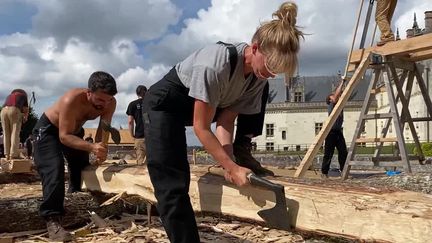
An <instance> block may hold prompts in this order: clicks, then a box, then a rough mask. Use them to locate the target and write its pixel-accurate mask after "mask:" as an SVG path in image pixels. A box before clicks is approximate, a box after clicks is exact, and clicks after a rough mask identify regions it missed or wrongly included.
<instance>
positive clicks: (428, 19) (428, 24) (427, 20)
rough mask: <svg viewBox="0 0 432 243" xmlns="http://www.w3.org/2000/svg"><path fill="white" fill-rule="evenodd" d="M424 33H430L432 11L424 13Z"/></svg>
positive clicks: (431, 30)
mask: <svg viewBox="0 0 432 243" xmlns="http://www.w3.org/2000/svg"><path fill="white" fill-rule="evenodd" d="M424 33H425V34H427V33H432V11H426V12H425V29H424Z"/></svg>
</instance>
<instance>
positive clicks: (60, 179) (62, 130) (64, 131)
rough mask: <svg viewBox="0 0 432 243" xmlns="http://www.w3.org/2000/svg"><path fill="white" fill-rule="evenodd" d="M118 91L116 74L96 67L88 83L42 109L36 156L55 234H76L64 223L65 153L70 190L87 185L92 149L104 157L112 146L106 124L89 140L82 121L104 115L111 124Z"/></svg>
mask: <svg viewBox="0 0 432 243" xmlns="http://www.w3.org/2000/svg"><path fill="white" fill-rule="evenodd" d="M116 93H117V87H116V82H115V80H114V78H113V77H112V76H111V75H110V74H108V73H105V72H100V71H99V72H94V73H93V74H92V75H91V76H90V78H89V81H88V88H87V89H82V88H81V89H71V90H69V91H68V92H66V93H65V94H64V95H63V96H62V97H61V98H60V99H59V100H58V101H57V102H56V103H55V104H54V105H53V106H51V107H50V108H48V109H47V110H46V111H45V112H44V113H43V114H42V116H41V117H40V119H39V121H38V122H37V124H36V126H35V127H34V129H33V135H34V136H35V143H34V161H35V164H36V167H37V170H38V172H39V174H40V176H41V178H42V190H43V202H42V204H41V206H40V209H39V212H40V215H41V216H42V217H43V218H44V219H45V220H46V222H47V229H48V234H49V238H50V239H51V240H55V241H70V240H72V235H71V234H70V233H69V232H67V231H66V230H65V229H64V228H63V227H62V226H61V218H62V216H63V215H64V206H63V203H64V196H65V186H64V158H66V160H67V161H68V163H67V164H68V171H69V188H68V192H69V193H73V192H77V191H81V170H82V169H83V168H84V167H85V166H87V165H89V153H93V154H95V156H96V158H97V161H98V162H99V163H102V162H103V161H105V159H106V157H107V152H108V150H107V148H106V145H104V144H103V143H101V142H100V141H101V137H102V130H101V127H100V125H99V127H98V129H97V133H96V143H89V142H87V141H84V140H83V137H84V129H83V128H82V126H83V125H84V123H85V122H86V121H88V120H94V119H96V118H98V117H100V120H101V121H102V120H103V121H105V122H108V124H110V123H111V119H112V116H113V113H114V110H115V108H116V100H115V98H114V95H115V94H116ZM99 124H100V123H99Z"/></svg>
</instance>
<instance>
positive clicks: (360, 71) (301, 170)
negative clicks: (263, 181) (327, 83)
mask: <svg viewBox="0 0 432 243" xmlns="http://www.w3.org/2000/svg"><path fill="white" fill-rule="evenodd" d="M369 62H370V60H369V55H368V56H366V57H365V58H364V59H363V61H362V62H361V63H360V66H359V67H358V68H357V70H356V71H355V73H354V75H353V76H352V78H351V80H349V82H348V85H347V86H346V88H345V90H344V91H343V93H342V95H341V97H340V98H339V101H338V102H337V104H336V105H335V107H334V108H333V111H332V113H331V114H330V116H329V118H328V119H327V122H326V123H324V125H323V127H322V129H321V131H320V132H319V133H318V135H317V136H316V137H315V140H314V141H313V142H312V144H311V146H310V147H309V149H308V151H307V153H306V155H305V157H304V158H303V160H302V161H301V163H300V165H299V167H298V169H297V171H296V173H295V174H294V177H302V176H304V174H305V173H306V170H308V168H309V167H310V165H311V164H312V161H313V159H314V157H315V155H316V154H317V153H318V151H319V149H320V147H321V145H322V144H323V142H324V139H325V138H326V136H327V135H328V133H329V132H330V129H331V127H332V126H333V124H334V123H335V121H336V119H337V118H338V116H339V114H340V113H341V112H342V109H343V108H344V106H345V103H346V102H347V101H348V99H349V97H350V96H351V93H352V92H353V91H354V88H355V87H356V86H357V84H358V83H359V82H360V80H361V77H362V76H363V75H364V73H365V72H366V69H367V67H368V66H369Z"/></svg>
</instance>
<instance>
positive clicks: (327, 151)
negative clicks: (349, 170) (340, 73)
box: [321, 81, 348, 178]
mask: <svg viewBox="0 0 432 243" xmlns="http://www.w3.org/2000/svg"><path fill="white" fill-rule="evenodd" d="M343 83H344V82H343V81H341V82H340V84H339V86H338V87H337V88H336V91H335V92H334V93H332V94H330V95H328V96H327V99H326V103H327V105H328V114H329V115H330V113H331V112H332V111H333V108H334V107H335V105H336V103H337V102H338V100H339V97H340V96H341V94H342V86H343ZM342 123H343V111H342V112H341V114H340V115H339V116H338V118H337V119H336V121H335V123H334V124H333V127H332V128H331V130H330V132H329V134H328V135H327V137H326V139H325V144H324V158H323V162H322V166H321V176H322V177H323V178H328V172H329V170H330V164H331V161H332V158H333V153H334V150H335V148H336V149H337V150H338V161H339V170H340V171H342V170H343V168H344V165H345V160H346V158H347V155H348V152H347V147H346V143H345V138H344V136H343V129H342Z"/></svg>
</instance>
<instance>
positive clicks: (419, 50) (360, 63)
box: [294, 33, 432, 177]
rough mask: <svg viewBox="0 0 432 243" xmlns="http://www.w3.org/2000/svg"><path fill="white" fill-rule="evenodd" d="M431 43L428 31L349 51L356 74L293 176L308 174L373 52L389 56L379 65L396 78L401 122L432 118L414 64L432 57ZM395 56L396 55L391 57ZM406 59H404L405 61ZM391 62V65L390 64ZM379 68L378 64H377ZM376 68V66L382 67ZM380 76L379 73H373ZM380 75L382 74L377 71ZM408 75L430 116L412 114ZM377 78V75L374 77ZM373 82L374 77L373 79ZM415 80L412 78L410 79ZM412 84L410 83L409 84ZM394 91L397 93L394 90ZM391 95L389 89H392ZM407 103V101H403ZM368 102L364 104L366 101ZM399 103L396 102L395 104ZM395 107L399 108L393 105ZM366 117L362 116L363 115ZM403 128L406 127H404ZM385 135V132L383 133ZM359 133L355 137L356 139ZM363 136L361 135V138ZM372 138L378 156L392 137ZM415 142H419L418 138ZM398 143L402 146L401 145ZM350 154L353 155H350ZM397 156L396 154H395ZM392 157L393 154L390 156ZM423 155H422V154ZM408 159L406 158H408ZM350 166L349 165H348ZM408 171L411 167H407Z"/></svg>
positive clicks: (351, 64)
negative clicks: (399, 71) (405, 85)
mask: <svg viewBox="0 0 432 243" xmlns="http://www.w3.org/2000/svg"><path fill="white" fill-rule="evenodd" d="M430 43H432V33H429V34H425V35H422V36H418V37H413V38H409V39H406V40H400V41H394V42H390V43H387V44H386V45H384V46H381V47H375V46H374V47H369V48H365V49H359V50H356V51H354V52H353V53H352V55H350V57H349V62H348V63H349V66H348V69H349V70H350V71H354V74H353V76H352V78H351V79H350V80H349V82H348V85H347V86H346V88H345V90H344V91H343V93H342V95H341V97H340V98H339V101H338V103H337V104H336V105H335V107H334V109H333V111H332V112H331V114H330V116H329V118H328V120H327V122H326V123H324V125H323V127H322V129H321V131H320V132H319V133H318V135H317V136H316V137H315V139H314V141H313V142H312V144H311V146H310V147H309V149H308V151H307V152H306V155H305V157H304V158H303V160H302V161H301V163H300V165H299V167H298V168H297V171H296V173H295V174H294V177H303V176H304V175H305V174H306V171H307V170H308V169H309V167H310V165H311V164H312V161H313V159H314V157H315V155H317V154H318V151H319V150H320V148H321V146H322V144H323V142H324V139H325V137H326V136H327V135H328V133H329V132H330V129H331V127H332V126H333V124H334V122H335V121H336V119H337V117H338V116H339V114H340V113H341V111H342V109H343V107H344V105H345V104H346V102H347V101H348V98H349V97H350V96H351V94H352V92H353V90H354V88H355V87H356V86H357V84H358V83H359V81H360V80H361V77H362V76H363V75H364V73H365V72H366V70H367V69H368V68H369V64H370V62H371V60H370V59H371V58H370V57H371V56H374V54H373V53H379V54H380V55H381V56H385V57H386V58H387V59H386V60H385V62H384V63H383V64H382V65H384V66H385V67H380V68H381V71H380V72H381V73H386V74H388V75H390V76H389V77H391V79H394V80H391V79H390V80H388V83H391V82H394V81H397V82H395V84H397V85H395V86H396V88H397V96H396V97H394V96H393V97H394V98H393V99H394V100H395V102H394V104H396V101H398V100H399V99H400V100H401V103H402V105H403V107H404V109H403V110H402V115H401V116H399V114H397V117H399V121H398V122H399V124H400V125H403V126H404V124H405V123H408V125H409V126H410V128H411V126H412V122H419V121H429V120H431V119H430V117H431V114H432V109H431V108H432V105H431V103H430V98H429V95H428V93H427V90H426V86H425V83H424V81H423V78H422V77H421V75H420V73H419V72H418V70H417V67H416V66H415V62H417V61H422V60H427V59H431V58H432V45H431V44H430ZM375 57H376V56H375ZM392 58H393V59H392ZM404 60H405V61H404ZM388 64H390V65H388ZM373 66H377V67H378V65H372V66H371V67H373ZM374 68H376V67H374ZM380 68H377V69H380ZM395 68H400V69H402V70H403V72H402V75H401V78H399V77H397V72H396V70H395ZM404 72H406V74H404ZM374 76H377V75H374ZM378 76H379V75H378ZM406 77H408V81H409V80H410V79H413V78H414V77H415V78H416V79H417V81H418V83H419V86H420V89H421V92H422V95H423V97H424V99H425V103H426V105H427V110H428V114H429V116H428V117H425V118H412V117H411V114H409V110H408V109H407V107H408V102H409V97H410V96H411V93H410V92H411V90H410V89H409V90H408V92H406V94H405V95H404V94H403V92H402V87H403V85H402V84H400V82H401V81H400V80H405V79H406ZM374 79H375V77H374ZM372 82H373V81H372ZM409 82H412V81H409ZM410 86H411V85H410ZM387 87H391V86H390V85H387V86H386V87H384V89H387ZM380 89H382V87H380ZM378 91H379V89H377V88H376V87H375V89H373V91H372V89H371V90H369V92H368V93H369V94H370V92H378ZM392 94H393V95H394V93H392ZM389 95H390V93H389ZM366 98H367V99H366V100H369V98H370V97H366ZM404 104H405V105H404ZM364 106H365V105H364ZM395 106H396V105H395ZM363 108H365V110H367V109H366V108H368V107H363ZM393 110H396V109H393ZM389 113H391V118H389V117H390V115H387V117H386V119H388V120H389V121H388V123H389V124H386V127H387V129H383V131H384V130H388V127H389V125H390V122H391V119H393V115H395V114H393V113H392V112H391V111H390V112H389ZM362 114H367V113H364V112H363V113H362ZM380 116H385V115H380ZM364 118H367V119H369V118H370V115H366V116H365V117H364ZM361 120H363V119H361ZM402 130H403V129H402ZM413 130H414V129H413V128H412V129H411V131H413ZM385 134H387V131H386V132H385ZM381 137H383V136H381ZM357 138H358V137H356V141H357ZM397 138H398V137H397V136H396V139H393V140H396V142H399V141H398V140H397ZM415 138H416V139H417V138H418V137H417V136H415ZM358 139H360V138H358ZM371 140H372V142H377V143H379V145H380V146H378V148H379V149H377V150H376V151H375V156H374V157H379V154H380V153H381V148H382V143H384V142H389V140H391V139H390V138H384V137H383V138H382V139H381V138H373V139H371ZM369 141H370V140H366V139H365V140H363V141H361V140H358V141H357V142H359V143H360V142H369ZM416 145H418V142H416ZM398 147H399V146H398ZM404 150H405V148H404V149H403V151H398V154H399V156H400V155H403V156H405V159H406V160H407V159H408V158H407V155H406V151H405V152H404ZM418 151H419V152H420V154H421V156H419V157H423V156H422V151H421V149H419V150H418ZM350 156H351V155H350ZM395 157H396V156H395ZM387 159H390V158H387ZM419 159H422V158H419ZM406 160H405V161H406ZM347 167H349V165H348V164H347ZM405 167H406V169H409V168H408V166H407V165H405ZM347 170H348V168H347ZM407 171H409V170H407Z"/></svg>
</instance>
